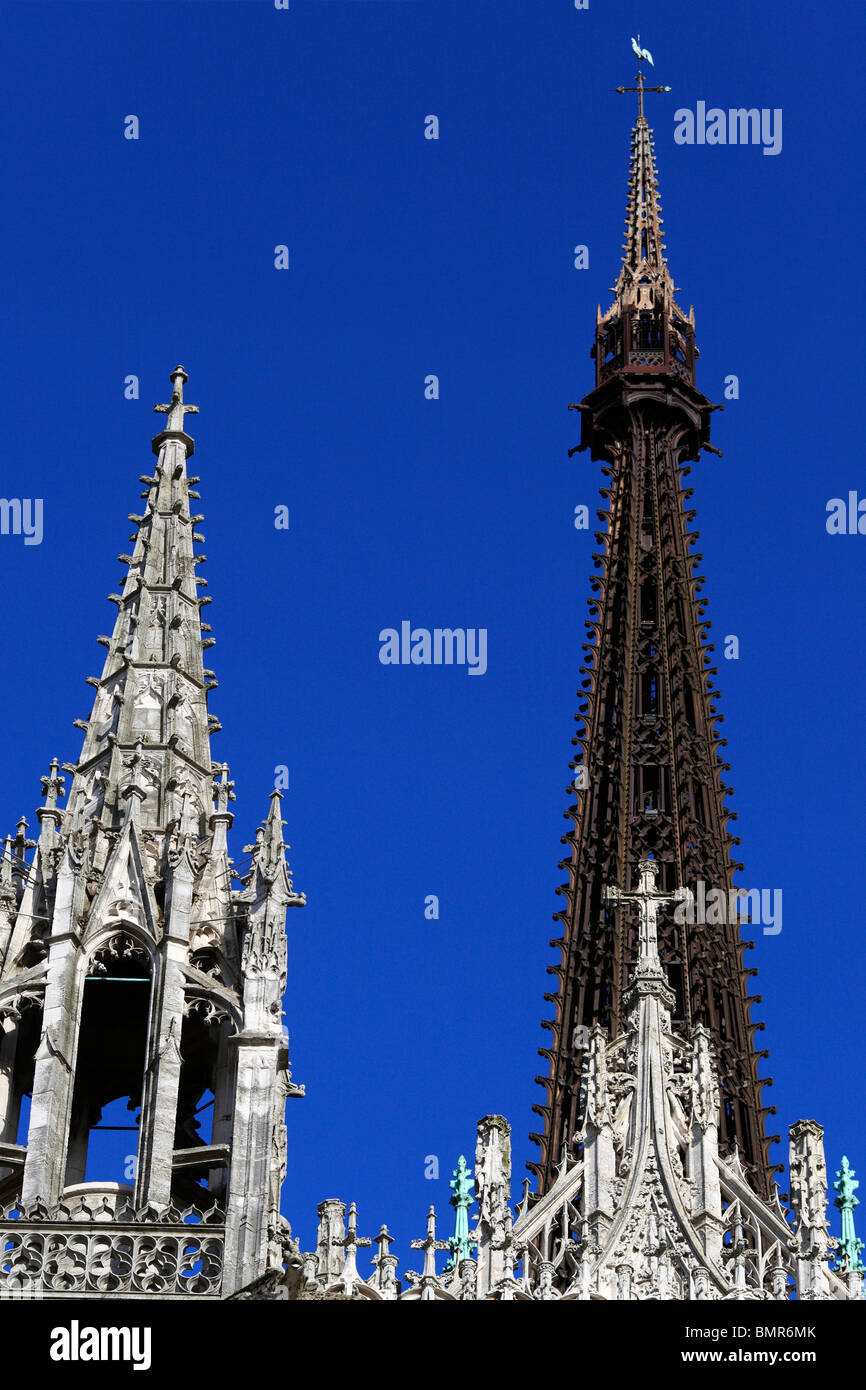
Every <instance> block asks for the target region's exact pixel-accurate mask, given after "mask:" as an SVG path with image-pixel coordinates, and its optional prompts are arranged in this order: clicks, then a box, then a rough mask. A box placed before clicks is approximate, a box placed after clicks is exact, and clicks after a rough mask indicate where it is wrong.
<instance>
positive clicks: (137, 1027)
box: [65, 932, 152, 1188]
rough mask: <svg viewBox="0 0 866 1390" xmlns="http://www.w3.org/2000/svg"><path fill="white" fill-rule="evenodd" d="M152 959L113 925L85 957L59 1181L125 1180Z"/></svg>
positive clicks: (131, 1157)
mask: <svg viewBox="0 0 866 1390" xmlns="http://www.w3.org/2000/svg"><path fill="white" fill-rule="evenodd" d="M151 976H152V970H151V959H150V954H149V952H148V951H147V950H146V948H145V947H144V946H143V945H141V943H140V942H139V941H138V940H137V939H136V938H135V937H134V936H132V935H130V934H127V933H126V932H118V933H116V934H115V935H114V936H111V937H110V938H109V939H108V940H107V941H104V942H102V943H101V944H100V945H99V946H98V947H97V948H96V949H95V950H94V951H93V952H92V953H91V955H90V958H89V960H88V962H87V966H86V972H85V976H84V984H83V990H82V999H81V1010H80V1015H79V1018H80V1022H79V1029H78V1045H77V1048H76V1056H75V1081H74V1084H73V1091H72V1110H71V1115H70V1126H69V1143H68V1146H67V1157H66V1178H65V1186H66V1187H67V1188H68V1187H72V1186H75V1185H77V1184H79V1183H84V1182H87V1183H105V1182H109V1183H125V1184H128V1183H131V1181H132V1180H133V1178H134V1173H135V1162H136V1157H135V1156H136V1155H137V1152H138V1138H139V1133H138V1131H139V1117H140V1110H141V1093H142V1085H143V1081H144V1067H145V1058H146V1055H147V1036H148V1020H149V1013H150V993H151Z"/></svg>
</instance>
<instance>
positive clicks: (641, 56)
mask: <svg viewBox="0 0 866 1390" xmlns="http://www.w3.org/2000/svg"><path fill="white" fill-rule="evenodd" d="M631 46H632V51H633V52H634V53H636V54H637V77H636V79H635V81H636V82H637V86H636V87H617V88H616V91H618V92H637V114H638V119H639V120H642V119H643V94H644V92H669V91H670V87H647V86H646V85H645V83H644V79H643V69H642V67H641V63H642V62H643V61H644V60H646V61H647V62H648V63H649V65H650V67H655V63H654V62H653V58H652V54H651V53H650V51H649V49H648V48H641V46H640V34H638V36H637V38H636V39H632V41H631Z"/></svg>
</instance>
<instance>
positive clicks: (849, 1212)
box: [833, 1157, 866, 1274]
mask: <svg viewBox="0 0 866 1390" xmlns="http://www.w3.org/2000/svg"><path fill="white" fill-rule="evenodd" d="M859 1186H860V1183H859V1181H858V1180H857V1179H856V1178H855V1177H854V1169H853V1168H852V1167H851V1166H850V1164H849V1163H848V1160H847V1158H844V1157H843V1159H842V1164H841V1167H840V1168H839V1170H838V1172H837V1173H836V1181H835V1182H834V1184H833V1191H834V1192H835V1193H836V1198H835V1200H834V1203H833V1205H834V1206H836V1207H838V1208H839V1210H840V1212H841V1213H842V1234H841V1236H840V1237H839V1244H838V1245H837V1247H836V1262H837V1266H838V1267H839V1268H840V1269H844V1270H849V1271H851V1272H852V1273H855V1274H864V1273H866V1269H864V1266H863V1265H862V1264H861V1263H860V1251H861V1250H862V1249H863V1242H862V1240H858V1239H857V1237H856V1235H855V1233H854V1208H855V1207H858V1206H859V1205H860V1198H859V1197H855V1196H854V1193H855V1192H856V1190H857V1188H858V1187H859Z"/></svg>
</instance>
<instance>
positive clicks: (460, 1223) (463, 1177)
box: [445, 1154, 474, 1270]
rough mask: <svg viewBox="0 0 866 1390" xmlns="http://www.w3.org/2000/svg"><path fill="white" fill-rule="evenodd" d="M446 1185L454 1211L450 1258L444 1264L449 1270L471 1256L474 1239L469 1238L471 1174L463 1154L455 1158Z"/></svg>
mask: <svg viewBox="0 0 866 1390" xmlns="http://www.w3.org/2000/svg"><path fill="white" fill-rule="evenodd" d="M448 1186H449V1187H450V1188H451V1197H450V1199H449V1200H450V1202H451V1205H452V1207H453V1208H454V1211H455V1220H454V1235H453V1236H452V1237H451V1240H450V1241H449V1244H450V1246H451V1258H450V1259H449V1261H448V1263H447V1265H446V1266H445V1268H446V1270H451V1269H458V1268H459V1267H460V1261H461V1260H466V1259H470V1258H471V1256H472V1249H473V1246H474V1241H471V1240H470V1239H469V1208H470V1207H471V1205H472V1202H473V1200H474V1196H473V1189H472V1174H471V1172H470V1171H469V1169H468V1168H467V1166H466V1159H465V1157H464V1155H463V1154H461V1155H460V1157H459V1159H458V1160H457V1167H456V1168H455V1169H454V1171H453V1173H452V1175H451V1179H450V1181H449V1183H448Z"/></svg>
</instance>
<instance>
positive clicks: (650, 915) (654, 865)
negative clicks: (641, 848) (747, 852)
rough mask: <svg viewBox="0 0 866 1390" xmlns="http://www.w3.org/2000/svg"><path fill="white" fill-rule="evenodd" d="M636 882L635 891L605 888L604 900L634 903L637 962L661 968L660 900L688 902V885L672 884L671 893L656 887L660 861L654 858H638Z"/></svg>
mask: <svg viewBox="0 0 866 1390" xmlns="http://www.w3.org/2000/svg"><path fill="white" fill-rule="evenodd" d="M637 871H638V879H639V886H638V888H637V889H636V890H635V892H634V893H623V892H622V890H621V889H619V888H616V887H609V888H605V890H604V897H605V899H606V901H607V902H613V903H637V905H638V910H639V912H640V945H639V948H638V956H639V961H638V966H639V968H640V969H646V968H647V967H649V968H650V969H654V970H656V971H659V970H661V962H660V961H659V938H658V917H659V908H660V907H661V905H662V904H663V903H676V902H688V900H689V898H690V897H691V895H692V894H691V889H690V888H675V889H674V890H673V892H672V893H662V892H661V891H659V890H657V889H656V879H657V878H658V872H659V864H658V860H656V859H641V860H640V861H639V862H638V866H637Z"/></svg>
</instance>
